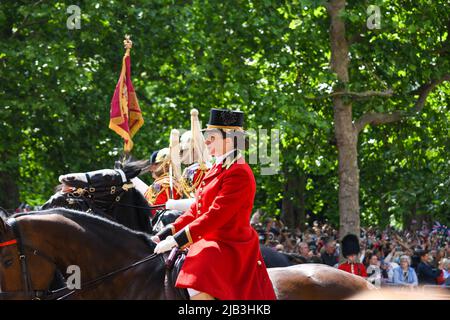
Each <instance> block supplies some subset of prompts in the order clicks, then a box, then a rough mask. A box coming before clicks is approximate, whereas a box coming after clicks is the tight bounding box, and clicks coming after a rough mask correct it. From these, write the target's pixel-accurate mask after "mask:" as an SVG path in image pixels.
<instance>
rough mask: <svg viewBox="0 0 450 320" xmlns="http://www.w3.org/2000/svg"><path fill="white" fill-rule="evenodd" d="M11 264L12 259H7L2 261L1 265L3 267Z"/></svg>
mask: <svg viewBox="0 0 450 320" xmlns="http://www.w3.org/2000/svg"><path fill="white" fill-rule="evenodd" d="M12 264H13V261H12V259H8V260H5V261H3V266H4V267H5V268H9V267H11V266H12Z"/></svg>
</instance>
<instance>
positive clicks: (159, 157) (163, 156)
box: [155, 148, 169, 163]
mask: <svg viewBox="0 0 450 320" xmlns="http://www.w3.org/2000/svg"><path fill="white" fill-rule="evenodd" d="M168 159H169V148H164V149H161V150H159V151H158V153H157V154H156V158H155V163H160V162H163V161H165V160H168Z"/></svg>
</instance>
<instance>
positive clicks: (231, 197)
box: [154, 109, 275, 300]
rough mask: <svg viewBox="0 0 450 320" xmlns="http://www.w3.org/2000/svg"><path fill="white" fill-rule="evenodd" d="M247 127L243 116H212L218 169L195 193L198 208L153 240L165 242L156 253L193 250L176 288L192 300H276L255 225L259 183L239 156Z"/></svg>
mask: <svg viewBox="0 0 450 320" xmlns="http://www.w3.org/2000/svg"><path fill="white" fill-rule="evenodd" d="M242 126H243V113H242V112H237V111H236V112H235V111H228V110H219V109H212V110H211V115H210V120H209V123H208V129H207V132H206V134H207V137H206V141H205V142H206V144H207V146H208V149H209V151H210V153H211V155H213V156H215V158H216V163H215V165H214V166H213V167H212V168H211V169H210V170H209V172H208V173H207V174H206V176H205V177H204V179H203V181H202V182H201V187H200V188H199V189H198V190H197V191H196V194H195V197H196V202H195V203H194V204H193V205H192V206H191V207H190V208H189V210H188V211H186V212H185V213H184V214H183V215H181V216H180V217H179V218H178V219H177V220H176V221H175V222H174V223H173V225H172V226H169V227H168V228H166V229H164V230H162V231H161V232H160V233H159V234H158V235H157V236H155V237H154V240H155V241H156V242H158V241H160V240H162V241H160V242H159V243H158V245H157V246H156V248H155V252H156V253H162V252H165V251H168V250H170V249H171V248H173V247H175V246H178V247H185V246H189V252H188V254H187V257H186V260H185V262H184V264H183V267H182V269H181V271H180V274H179V276H178V279H177V282H176V286H177V287H180V288H188V291H189V294H190V296H191V299H214V298H216V299H221V300H225V299H226V300H229V299H233V300H234V299H238V300H244V299H245V300H246V299H255V300H263V299H275V293H274V290H273V287H272V283H271V281H270V279H269V276H268V273H267V269H266V266H265V264H264V261H263V258H262V255H261V252H260V248H259V238H258V234H257V233H256V231H255V230H254V229H253V228H252V227H251V225H250V215H251V213H252V209H253V200H254V197H255V191H256V183H255V178H254V176H253V172H252V170H251V169H250V167H249V166H248V164H247V163H245V161H244V159H243V157H242V156H241V155H240V154H239V152H238V151H237V147H238V143H237V140H238V139H239V140H240V141H241V142H242V138H243V131H242ZM241 149H242V148H241ZM163 239H165V240H163Z"/></svg>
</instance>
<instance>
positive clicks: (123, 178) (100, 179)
mask: <svg viewBox="0 0 450 320" xmlns="http://www.w3.org/2000/svg"><path fill="white" fill-rule="evenodd" d="M149 166H150V163H149V161H147V160H142V161H134V162H129V163H125V164H124V165H123V168H120V169H102V170H96V171H90V172H84V173H69V174H65V175H62V176H60V177H59V182H61V183H62V184H64V185H65V186H68V187H73V188H96V187H112V186H120V185H122V184H124V183H127V182H129V181H130V180H131V179H133V178H134V177H136V176H138V175H139V174H141V173H144V172H145V171H146V170H148V168H149ZM63 191H64V190H63Z"/></svg>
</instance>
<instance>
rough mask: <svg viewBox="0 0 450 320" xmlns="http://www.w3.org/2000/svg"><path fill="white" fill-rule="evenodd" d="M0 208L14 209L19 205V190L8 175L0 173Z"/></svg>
mask: <svg viewBox="0 0 450 320" xmlns="http://www.w3.org/2000/svg"><path fill="white" fill-rule="evenodd" d="M0 190H1V192H0V207H3V208H4V209H7V210H10V211H11V210H12V209H15V208H16V207H17V205H18V203H19V190H18V188H17V185H16V181H15V180H14V178H13V177H12V176H11V174H10V173H8V172H4V171H0Z"/></svg>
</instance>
